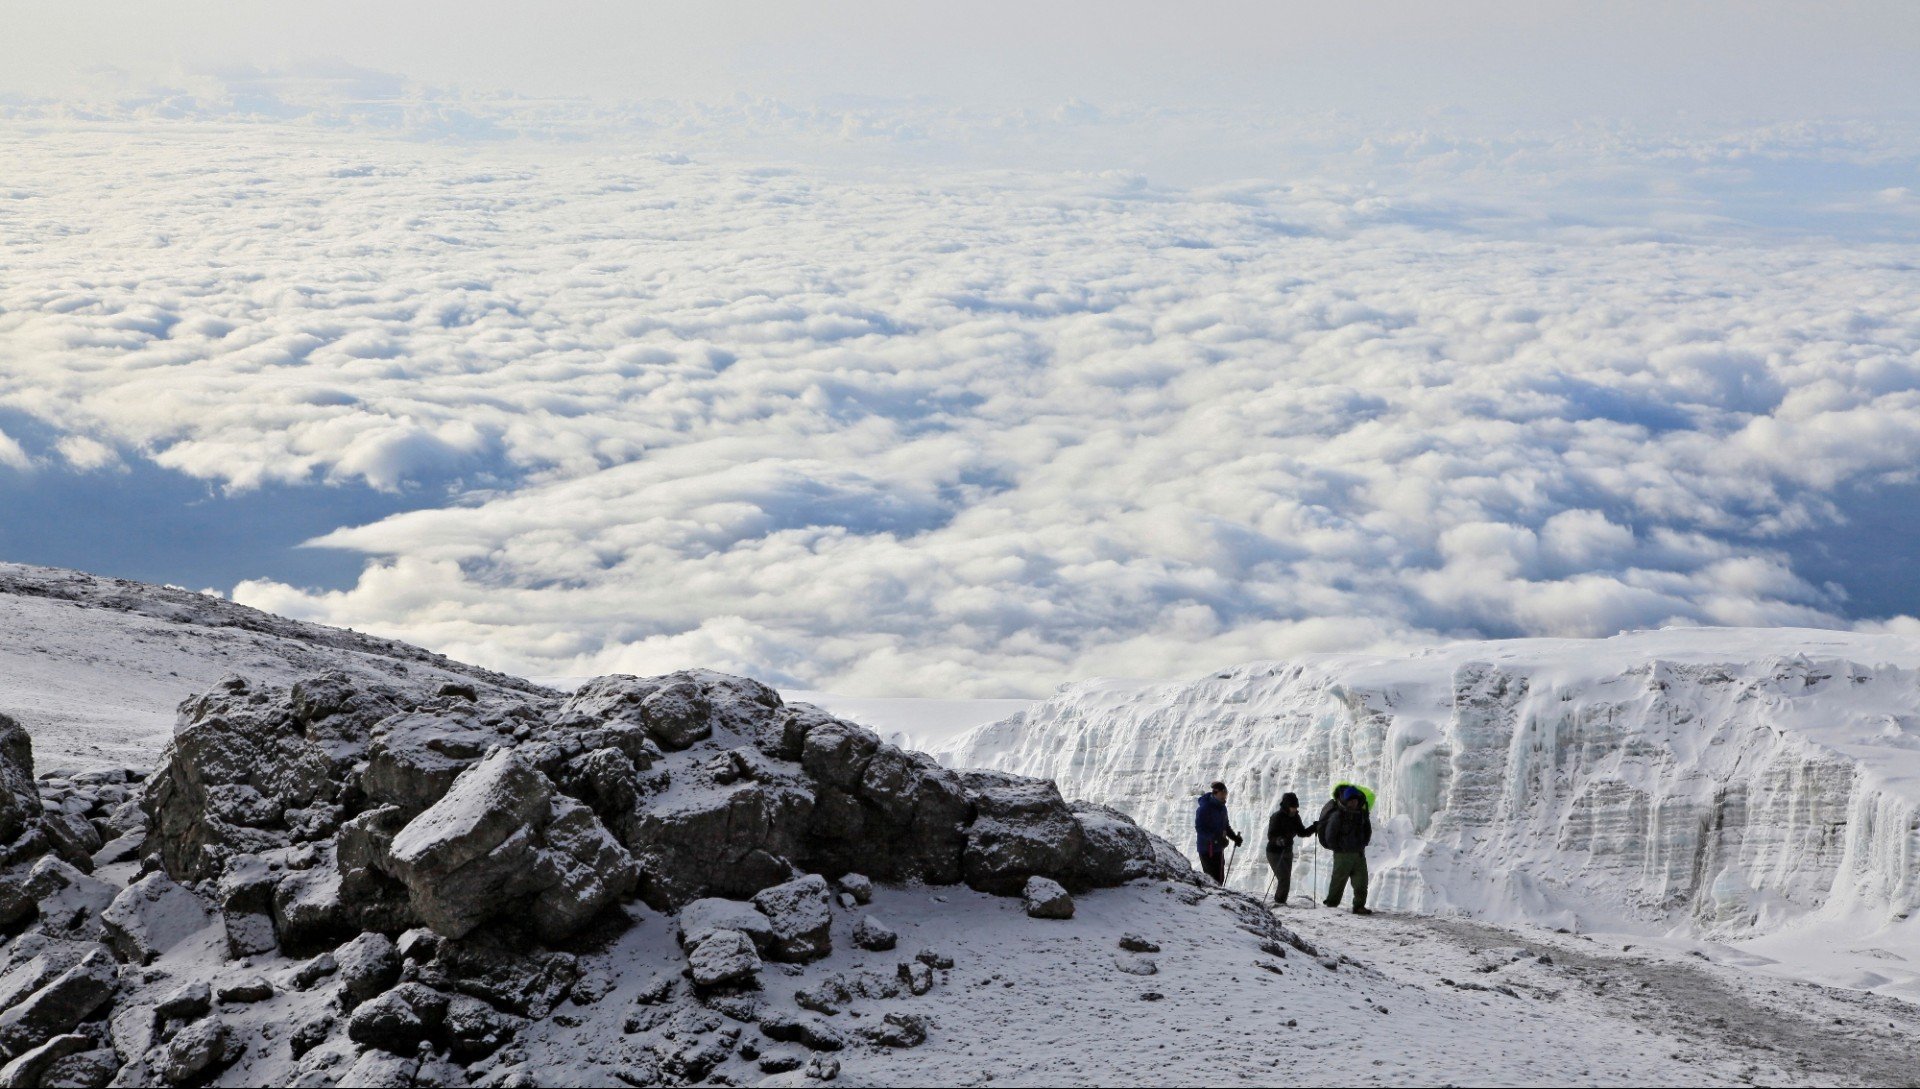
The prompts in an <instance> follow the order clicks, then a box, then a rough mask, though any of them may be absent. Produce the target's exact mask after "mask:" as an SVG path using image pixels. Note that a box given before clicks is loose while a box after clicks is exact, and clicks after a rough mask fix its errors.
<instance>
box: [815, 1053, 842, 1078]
mask: <svg viewBox="0 0 1920 1089" xmlns="http://www.w3.org/2000/svg"><path fill="white" fill-rule="evenodd" d="M839 1076H840V1060H839V1059H836V1058H834V1057H833V1056H831V1055H815V1056H814V1057H813V1058H811V1059H809V1060H807V1077H808V1078H810V1079H812V1080H813V1081H832V1080H834V1079H835V1078H837V1077H839Z"/></svg>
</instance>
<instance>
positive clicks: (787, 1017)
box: [760, 1013, 847, 1051]
mask: <svg viewBox="0 0 1920 1089" xmlns="http://www.w3.org/2000/svg"><path fill="white" fill-rule="evenodd" d="M760 1031H761V1032H763V1033H765V1034H766V1035H767V1038H768V1039H770V1040H778V1041H780V1042H781V1043H789V1044H799V1045H801V1046H802V1047H805V1048H808V1049H810V1050H813V1051H839V1050H840V1049H841V1048H844V1047H846V1046H847V1041H846V1037H844V1036H841V1035H840V1033H839V1031H838V1030H836V1029H835V1028H834V1027H833V1026H832V1025H829V1024H827V1023H826V1022H825V1021H822V1020H820V1019H819V1018H818V1017H806V1016H795V1015H793V1014H786V1013H771V1014H767V1015H765V1016H763V1017H762V1018H760Z"/></svg>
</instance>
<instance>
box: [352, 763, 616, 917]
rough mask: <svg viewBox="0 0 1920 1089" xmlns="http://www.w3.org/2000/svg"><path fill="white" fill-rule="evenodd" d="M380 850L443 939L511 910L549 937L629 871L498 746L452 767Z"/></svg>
mask: <svg viewBox="0 0 1920 1089" xmlns="http://www.w3.org/2000/svg"><path fill="white" fill-rule="evenodd" d="M390 853H391V857H392V865H393V870H394V876H396V877H398V878H399V879H400V880H401V881H402V882H404V883H405V885H406V887H407V891H408V896H409V900H410V902H411V903H412V905H413V909H414V911H415V912H416V913H418V915H419V917H420V919H421V921H422V922H424V923H426V925H427V926H429V927H431V928H433V929H434V930H435V931H436V932H438V933H439V934H441V935H444V936H446V937H453V938H457V937H462V936H464V935H466V934H468V933H470V932H472V930H473V929H474V928H475V927H477V926H479V925H480V924H481V923H482V922H484V921H486V920H487V919H489V918H491V917H493V916H496V915H500V914H509V913H511V914H518V915H519V916H520V917H522V918H525V919H528V921H530V922H531V923H532V924H533V926H534V928H535V930H536V932H537V933H538V934H539V935H540V936H541V937H542V938H543V939H545V940H547V941H550V942H551V941H557V940H559V939H561V938H563V937H565V936H566V935H568V934H570V933H572V932H573V931H574V930H577V929H578V928H579V927H580V926H581V925H582V924H584V923H585V922H586V921H587V920H588V919H590V918H592V917H593V916H594V915H596V914H598V913H599V912H600V911H602V910H604V909H605V908H606V907H607V906H608V905H610V904H612V903H613V902H614V901H615V900H617V899H618V898H619V897H620V896H621V895H623V894H624V893H626V892H627V891H629V890H630V889H631V888H632V887H633V884H634V882H635V881H636V880H637V879H638V870H637V868H636V867H635V864H634V862H633V859H632V857H631V856H629V855H628V854H627V853H626V851H625V850H624V849H622V848H621V847H620V846H619V844H617V843H615V842H614V841H613V839H612V837H611V836H609V835H608V834H607V831H606V829H605V828H604V827H603V826H602V825H601V824H600V822H599V820H598V818H596V817H595V816H594V815H593V813H592V811H591V810H589V809H587V808H586V807H585V806H583V805H580V804H579V803H578V802H575V801H574V800H573V799H571V798H567V797H565V796H559V797H556V796H555V794H554V790H553V785H552V783H551V782H549V781H548V780H547V778H546V776H544V775H542V774H541V773H540V772H539V770H538V769H536V768H535V767H534V766H533V765H532V764H531V763H529V762H528V761H527V760H526V759H524V758H522V757H521V756H519V755H518V754H517V753H515V752H514V751H512V750H509V749H504V748H502V749H496V750H494V751H493V752H492V753H489V754H488V755H487V757H486V758H485V759H484V760H481V761H480V762H479V763H477V764H475V765H474V766H473V767H471V768H469V769H468V770H467V771H466V772H464V773H463V774H461V776H460V777H459V779H458V780H456V781H455V783H454V785H453V787H452V789H451V790H449V791H448V792H447V794H446V796H445V797H443V798H441V799H440V800H439V801H438V802H435V803H434V804H433V805H432V806H431V807H430V808H428V809H427V810H426V811H425V812H423V813H421V814H420V815H419V816H418V817H415V818H414V819H413V820H412V821H410V822H409V823H408V824H407V826H406V827H405V828H403V829H402V830H401V831H400V834H399V835H397V836H395V837H394V839H393V843H392V846H391V850H390Z"/></svg>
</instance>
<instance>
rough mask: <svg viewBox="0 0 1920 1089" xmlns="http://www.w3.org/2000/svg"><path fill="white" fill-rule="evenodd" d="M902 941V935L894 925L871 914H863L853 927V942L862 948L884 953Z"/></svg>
mask: <svg viewBox="0 0 1920 1089" xmlns="http://www.w3.org/2000/svg"><path fill="white" fill-rule="evenodd" d="M899 942H900V935H899V934H897V933H895V932H894V930H893V928H892V927H889V926H888V925H887V924H885V923H883V922H881V921H880V920H878V919H876V918H874V917H873V916H871V915H862V916H861V917H860V921H859V922H858V923H855V924H854V927H853V944H855V945H857V946H859V947H860V948H862V949H868V950H872V951H873V952H876V953H884V952H886V951H887V950H889V949H892V948H893V947H894V946H895V945H898V944H899Z"/></svg>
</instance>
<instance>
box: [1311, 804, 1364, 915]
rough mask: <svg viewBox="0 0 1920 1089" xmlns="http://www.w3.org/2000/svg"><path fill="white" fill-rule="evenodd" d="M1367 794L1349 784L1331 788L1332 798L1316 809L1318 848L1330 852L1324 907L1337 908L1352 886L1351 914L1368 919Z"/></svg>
mask: <svg viewBox="0 0 1920 1089" xmlns="http://www.w3.org/2000/svg"><path fill="white" fill-rule="evenodd" d="M1370 795H1371V792H1370V791H1367V790H1365V789H1364V788H1362V787H1357V786H1354V785H1353V784H1352V783H1341V784H1339V785H1338V786H1335V787H1334V788H1333V797H1331V798H1329V799H1328V800H1327V804H1326V805H1325V806H1323V807H1321V809H1320V823H1319V826H1318V827H1319V829H1320V846H1322V847H1325V848H1326V849H1327V850H1329V851H1332V852H1333V880H1332V881H1331V882H1330V883H1329V884H1328V886H1327V898H1326V900H1325V901H1324V902H1325V904H1326V905H1327V906H1328V907H1339V906H1340V901H1341V900H1342V899H1343V898H1344V897H1345V895H1346V891H1347V883H1348V882H1349V881H1351V882H1352V883H1353V913H1354V914H1355V915H1372V914H1373V912H1372V911H1371V910H1369V909H1368V907H1367V855H1366V850H1367V844H1368V843H1371V842H1372V841H1373V817H1372V816H1371V815H1370V813H1369V811H1370V810H1371V809H1372V808H1373V807H1372V804H1371V803H1372V801H1373V799H1372V797H1371V796H1370Z"/></svg>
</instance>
